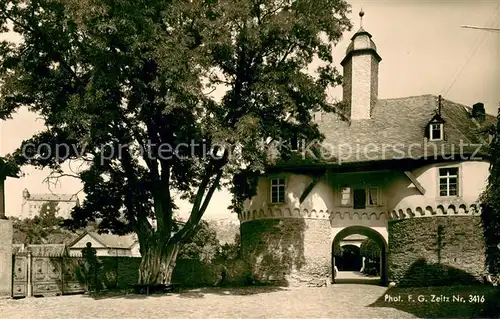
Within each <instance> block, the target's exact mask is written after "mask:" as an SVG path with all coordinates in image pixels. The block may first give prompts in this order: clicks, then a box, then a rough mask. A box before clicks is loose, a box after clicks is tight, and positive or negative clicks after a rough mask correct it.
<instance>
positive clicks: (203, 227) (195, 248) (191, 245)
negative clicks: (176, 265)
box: [178, 220, 220, 263]
mask: <svg viewBox="0 0 500 319" xmlns="http://www.w3.org/2000/svg"><path fill="white" fill-rule="evenodd" d="M196 228H197V229H196V231H195V234H194V235H193V237H192V238H191V239H190V240H189V241H188V242H187V243H185V244H184V245H183V246H182V248H181V250H180V252H179V257H178V258H182V259H196V260H199V261H201V262H205V263H210V262H211V261H212V260H213V259H214V258H215V257H216V255H217V253H218V251H219V248H220V247H219V246H220V244H219V240H218V239H217V232H216V230H215V229H214V228H213V227H211V226H210V224H209V223H208V222H206V221H204V220H202V221H201V222H200V223H199V224H198V225H197V226H196Z"/></svg>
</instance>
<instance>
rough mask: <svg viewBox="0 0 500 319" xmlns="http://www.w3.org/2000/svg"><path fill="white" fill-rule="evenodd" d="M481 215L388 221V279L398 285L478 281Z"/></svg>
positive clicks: (481, 259) (481, 256)
mask: <svg viewBox="0 0 500 319" xmlns="http://www.w3.org/2000/svg"><path fill="white" fill-rule="evenodd" d="M481 227H482V226H481V218H480V216H442V217H428V218H415V219H404V220H399V221H391V222H389V254H388V267H389V280H390V281H394V282H396V283H397V284H398V285H399V286H439V285H453V284H470V283H474V282H477V281H478V280H481V278H482V276H484V275H485V269H484V258H485V257H484V240H483V237H482V228H481Z"/></svg>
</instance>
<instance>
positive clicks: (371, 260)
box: [359, 238, 380, 276]
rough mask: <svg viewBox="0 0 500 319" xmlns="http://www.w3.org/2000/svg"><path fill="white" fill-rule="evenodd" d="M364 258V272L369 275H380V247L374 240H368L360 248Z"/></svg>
mask: <svg viewBox="0 0 500 319" xmlns="http://www.w3.org/2000/svg"><path fill="white" fill-rule="evenodd" d="M359 250H360V254H361V256H362V257H365V265H364V267H363V272H364V273H365V274H367V275H372V276H378V275H380V246H379V245H378V244H377V243H376V242H375V241H374V240H372V239H370V238H367V239H365V240H364V241H363V242H362V243H361V247H360V248H359Z"/></svg>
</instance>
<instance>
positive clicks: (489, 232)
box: [480, 110, 500, 276]
mask: <svg viewBox="0 0 500 319" xmlns="http://www.w3.org/2000/svg"><path fill="white" fill-rule="evenodd" d="M490 134H492V135H493V140H492V141H491V143H490V147H489V155H490V161H491V166H490V176H489V178H488V186H487V188H486V190H485V192H484V193H483V194H482V196H481V199H480V201H481V205H480V206H481V218H482V223H483V232H484V238H485V244H486V267H487V269H488V270H489V272H490V273H491V274H492V275H497V276H498V275H500V110H499V113H498V116H497V121H496V124H495V125H494V126H493V127H491V128H490Z"/></svg>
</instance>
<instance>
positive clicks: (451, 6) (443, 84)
mask: <svg viewBox="0 0 500 319" xmlns="http://www.w3.org/2000/svg"><path fill="white" fill-rule="evenodd" d="M348 2H349V3H350V4H351V5H352V14H351V20H352V22H353V29H352V30H351V31H350V32H347V33H346V34H345V35H344V37H343V40H342V41H341V42H340V43H338V45H337V46H336V47H335V48H334V52H333V55H334V61H335V64H336V65H337V67H338V68H339V70H342V69H341V66H340V61H341V60H342V58H343V57H344V54H345V50H346V48H347V46H348V45H349V42H350V38H351V37H352V35H353V34H354V33H355V32H356V30H357V29H359V26H360V21H359V16H358V13H359V11H360V9H361V7H362V9H363V11H364V12H365V15H364V18H363V28H364V29H365V30H366V31H368V32H370V34H371V35H372V36H373V37H372V40H373V41H374V42H375V44H376V45H377V50H378V53H379V54H380V56H381V57H382V61H381V63H380V65H379V98H397V97H405V96H414V95H423V94H434V95H439V94H441V95H442V96H443V97H444V98H446V99H449V100H452V101H454V102H458V103H461V104H464V105H469V106H472V105H473V104H474V103H477V102H483V103H484V104H485V107H486V111H487V112H488V113H490V114H493V115H496V114H497V109H498V108H499V107H500V104H499V103H500V32H491V31H484V30H476V29H467V28H461V27H460V26H461V25H474V26H481V27H496V28H500V22H499V21H500V2H499V1H497V0H447V1H446V0H440V1H439V0H434V1H433V0H385V1H382V0H365V1H364V2H361V1H348ZM341 92H342V91H341V88H340V87H338V88H335V89H332V90H329V92H328V95H329V97H330V98H334V99H335V98H336V99H340V98H341ZM43 127H44V123H43V121H42V120H40V119H37V116H36V115H35V114H31V113H29V112H28V111H27V110H25V109H21V110H20V111H19V112H18V113H17V114H16V115H15V116H14V118H13V119H12V120H8V121H4V122H0V156H4V155H6V154H8V153H10V152H12V151H14V150H15V149H16V148H17V147H19V145H20V144H21V142H22V141H23V140H24V139H27V138H29V137H31V136H32V135H33V134H35V133H37V132H39V131H41V130H43ZM23 172H24V173H25V177H23V178H20V179H8V180H7V181H6V212H7V215H8V216H12V215H18V214H20V211H21V204H22V196H21V193H22V190H23V189H24V188H27V189H28V190H29V191H30V192H31V193H48V192H54V193H65V194H74V193H77V192H79V191H80V190H81V189H82V185H81V183H80V182H79V181H78V180H75V179H72V178H65V179H61V180H60V183H59V184H58V185H57V186H51V187H50V189H49V187H48V185H47V184H46V183H44V182H43V180H44V179H45V178H46V177H47V176H48V171H42V170H38V169H34V168H30V167H26V168H23ZM78 196H79V197H80V200H82V199H83V198H84V194H83V193H82V192H80V193H78ZM230 200H231V197H230V194H229V193H228V191H226V190H221V191H219V192H216V193H215V194H214V196H213V199H212V201H211V202H210V205H209V206H208V208H207V212H206V213H205V218H207V219H229V220H237V217H236V215H235V214H233V213H230V212H229V211H228V210H227V207H228V206H229V204H230ZM177 205H178V206H179V208H180V214H181V216H186V213H187V212H189V210H190V204H189V203H187V202H181V201H178V202H177Z"/></svg>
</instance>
